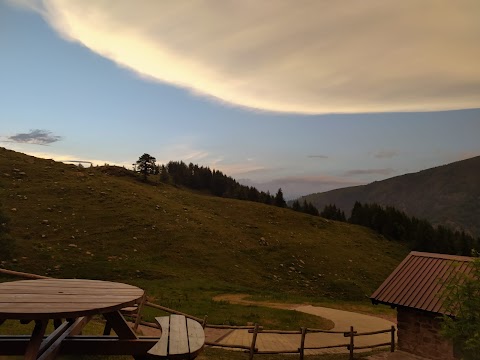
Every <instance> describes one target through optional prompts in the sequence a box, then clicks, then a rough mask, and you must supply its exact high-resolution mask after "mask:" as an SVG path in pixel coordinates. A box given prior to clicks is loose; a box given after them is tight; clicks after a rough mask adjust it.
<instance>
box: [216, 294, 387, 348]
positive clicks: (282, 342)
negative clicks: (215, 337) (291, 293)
mask: <svg viewBox="0 0 480 360" xmlns="http://www.w3.org/2000/svg"><path fill="white" fill-rule="evenodd" d="M245 297H246V295H242V294H227V295H221V296H217V297H215V298H214V300H216V301H221V300H223V301H230V302H232V303H236V304H242V305H260V306H269V307H274V308H280V309H288V310H295V311H301V312H304V313H307V314H311V315H316V316H321V317H323V318H326V319H329V320H332V321H333V322H334V323H335V326H334V328H333V329H332V330H334V331H349V330H350V326H353V327H354V330H355V331H357V332H370V331H377V330H385V329H389V328H390V327H391V326H392V325H395V324H394V323H393V322H391V321H389V320H385V319H383V318H380V317H375V316H371V315H366V314H360V313H356V312H351V311H344V310H337V309H331V308H326V307H320V306H311V305H305V304H281V303H274V302H267V301H251V300H246V299H245ZM389 341H390V333H385V334H377V335H372V336H360V337H357V338H355V346H367V347H368V346H370V345H373V344H379V343H387V342H389ZM251 342H252V334H249V333H248V331H244V330H235V331H233V332H231V333H230V334H229V335H228V336H226V337H225V338H223V339H222V340H221V343H224V344H229V345H233V344H237V345H247V346H248V345H250V344H251ZM346 342H347V339H346V338H345V337H344V336H343V334H326V333H311V334H308V336H307V338H306V342H305V346H306V347H315V346H332V345H338V344H345V343H346ZM299 345H300V335H278V334H262V333H259V334H258V337H257V347H258V349H259V350H260V351H279V350H293V349H297V348H298V347H299ZM368 350H369V349H365V351H368ZM338 352H347V350H346V347H342V348H332V349H322V350H308V351H306V352H305V353H306V354H323V353H338Z"/></svg>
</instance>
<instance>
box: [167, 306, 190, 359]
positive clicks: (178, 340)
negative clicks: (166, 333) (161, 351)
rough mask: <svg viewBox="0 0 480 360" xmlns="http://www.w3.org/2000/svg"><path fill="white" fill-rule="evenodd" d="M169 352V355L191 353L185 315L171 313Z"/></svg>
mask: <svg viewBox="0 0 480 360" xmlns="http://www.w3.org/2000/svg"><path fill="white" fill-rule="evenodd" d="M162 337H163V336H162ZM168 353H169V355H179V354H188V353H189V350H188V337H187V322H186V321H185V316H182V315H170V342H169V349H168Z"/></svg>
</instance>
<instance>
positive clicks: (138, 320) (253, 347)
mask: <svg viewBox="0 0 480 360" xmlns="http://www.w3.org/2000/svg"><path fill="white" fill-rule="evenodd" d="M0 273H2V274H5V275H12V276H18V277H23V278H26V279H49V277H47V276H41V275H35V274H29V273H24V272H19V271H12V270H7V269H2V268H0ZM144 306H148V307H151V308H154V309H157V310H161V311H164V312H168V313H170V314H177V315H183V316H185V317H187V318H190V319H192V320H195V321H198V322H199V323H201V324H202V326H203V327H204V328H214V329H232V330H248V332H249V333H252V334H253V335H252V342H251V344H250V345H248V346H247V345H241V344H222V343H217V342H209V341H206V342H205V344H206V345H208V346H218V347H223V348H231V349H241V350H244V351H246V352H248V353H249V360H253V357H254V356H255V355H256V354H257V355H262V354H299V355H300V360H303V359H304V356H305V350H321V349H332V348H340V347H345V348H346V349H347V350H348V351H349V354H350V356H349V360H353V353H354V350H361V349H373V348H377V347H382V346H390V351H391V352H394V351H395V331H396V329H395V326H392V327H391V328H390V329H385V330H378V331H368V332H362V333H359V332H357V331H355V330H354V328H353V326H351V327H350V331H335V330H322V329H310V328H306V327H302V328H300V330H264V329H263V327H262V326H260V325H259V324H255V325H253V326H233V325H215V324H208V323H207V316H205V317H204V318H203V319H201V318H198V317H196V316H193V315H189V314H186V313H183V312H181V311H178V310H174V309H170V308H167V307H165V306H161V305H158V304H155V303H152V302H150V301H148V300H146V298H145V296H144V298H143V299H142V301H141V303H140V304H138V306H137V307H136V308H135V309H133V310H132V309H129V310H128V311H127V313H126V315H128V316H130V317H132V318H133V319H135V325H134V329H136V328H137V327H138V325H140V324H141V325H144V326H148V327H152V328H157V329H158V325H157V324H156V323H151V322H148V321H143V320H142V317H141V314H140V313H141V311H142V308H143V307H144ZM259 333H263V334H279V335H301V336H300V346H299V347H298V348H297V349H291V350H283V351H262V350H259V349H258V348H257V336H258V334H259ZM309 333H325V334H339V335H340V334H343V337H348V338H349V340H350V341H349V342H348V343H340V344H336V345H328V346H305V340H306V336H307V334H309ZM384 333H391V337H390V341H389V342H384V343H379V344H373V345H367V346H355V338H356V337H358V336H371V335H377V334H384Z"/></svg>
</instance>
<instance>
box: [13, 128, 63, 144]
mask: <svg viewBox="0 0 480 360" xmlns="http://www.w3.org/2000/svg"><path fill="white" fill-rule="evenodd" d="M7 139H8V141H11V142H15V143H21V144H34V145H48V144H52V143H54V142H57V141H60V140H62V137H61V136H58V135H53V134H52V132H51V131H47V130H40V129H36V130H30V132H28V133H18V134H15V135H12V136H7Z"/></svg>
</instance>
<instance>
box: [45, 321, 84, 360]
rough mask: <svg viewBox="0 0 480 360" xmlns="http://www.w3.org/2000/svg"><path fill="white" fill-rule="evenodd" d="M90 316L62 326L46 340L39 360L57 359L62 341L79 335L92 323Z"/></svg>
mask: <svg viewBox="0 0 480 360" xmlns="http://www.w3.org/2000/svg"><path fill="white" fill-rule="evenodd" d="M90 319H91V317H90V316H84V317H81V318H78V319H76V320H73V319H69V321H67V322H64V323H63V324H62V325H60V326H59V327H58V328H57V329H56V330H55V331H54V332H53V333H51V334H50V336H49V337H48V338H47V339H45V341H44V342H43V343H42V346H41V348H40V354H41V355H40V357H39V358H38V360H51V359H55V357H56V356H57V355H58V352H59V350H60V345H61V344H62V341H63V340H64V339H65V338H66V337H67V336H74V335H78V334H79V333H80V332H81V331H82V329H83V328H84V326H85V325H87V323H88V322H89V321H90Z"/></svg>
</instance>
